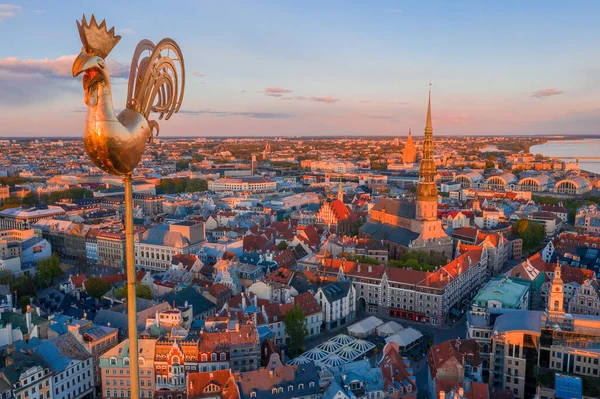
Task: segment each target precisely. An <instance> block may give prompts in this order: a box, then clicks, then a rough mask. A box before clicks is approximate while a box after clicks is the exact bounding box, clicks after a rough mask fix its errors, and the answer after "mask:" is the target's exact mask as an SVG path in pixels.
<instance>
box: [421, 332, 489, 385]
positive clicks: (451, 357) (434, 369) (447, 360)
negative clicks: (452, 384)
mask: <svg viewBox="0 0 600 399" xmlns="http://www.w3.org/2000/svg"><path fill="white" fill-rule="evenodd" d="M427 364H428V365H429V373H430V375H431V376H432V378H435V377H436V376H437V373H438V371H439V370H440V369H443V370H445V372H444V375H449V374H453V375H456V373H457V372H458V371H460V372H461V373H462V372H464V371H463V368H464V366H465V365H466V364H469V365H471V366H473V367H479V365H480V364H481V357H480V356H479V344H478V343H477V341H475V340H474V339H464V340H460V339H452V340H449V341H445V342H442V343H440V344H437V345H434V346H432V347H431V349H429V353H427Z"/></svg>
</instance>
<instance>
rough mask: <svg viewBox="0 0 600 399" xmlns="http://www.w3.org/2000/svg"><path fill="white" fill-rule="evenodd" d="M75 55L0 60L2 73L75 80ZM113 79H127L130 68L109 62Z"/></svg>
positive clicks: (112, 61) (115, 62)
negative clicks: (73, 71) (73, 73)
mask: <svg viewBox="0 0 600 399" xmlns="http://www.w3.org/2000/svg"><path fill="white" fill-rule="evenodd" d="M75 57H76V56H75V55H63V56H61V57H58V58H56V59H53V60H51V59H48V58H44V59H42V60H21V59H19V58H14V57H9V58H4V59H0V72H9V73H13V74H17V75H43V76H46V77H53V78H60V79H66V78H68V79H73V75H72V72H71V71H72V67H73V61H74V60H75ZM107 64H108V68H109V71H110V75H111V77H115V78H126V77H127V76H128V75H129V67H128V66H126V65H124V64H121V63H119V62H117V61H114V60H108V61H107Z"/></svg>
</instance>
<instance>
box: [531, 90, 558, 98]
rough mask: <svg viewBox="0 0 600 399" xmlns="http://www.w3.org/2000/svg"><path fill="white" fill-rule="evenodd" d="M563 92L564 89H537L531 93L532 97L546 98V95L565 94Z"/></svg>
mask: <svg viewBox="0 0 600 399" xmlns="http://www.w3.org/2000/svg"><path fill="white" fill-rule="evenodd" d="M563 93H564V90H557V89H543V90H538V91H536V92H535V93H533V94H532V95H531V97H535V98H546V97H551V96H556V95H559V94H563Z"/></svg>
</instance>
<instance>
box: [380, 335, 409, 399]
mask: <svg viewBox="0 0 600 399" xmlns="http://www.w3.org/2000/svg"><path fill="white" fill-rule="evenodd" d="M383 351H384V355H383V358H382V359H381V361H380V362H379V367H380V368H381V373H382V375H383V384H384V386H383V388H384V389H385V390H386V391H387V390H388V388H389V387H390V386H393V387H394V388H395V387H396V383H400V384H402V383H403V382H404V381H407V382H410V384H411V385H412V392H416V390H417V386H416V383H415V382H413V381H411V378H410V377H411V376H413V373H412V372H409V370H408V369H409V368H410V363H408V359H406V358H403V357H402V356H400V353H399V350H398V344H397V343H395V342H391V343H389V344H387V345H386V346H385V347H384V348H383ZM405 361H406V362H407V363H405ZM390 366H391V367H390Z"/></svg>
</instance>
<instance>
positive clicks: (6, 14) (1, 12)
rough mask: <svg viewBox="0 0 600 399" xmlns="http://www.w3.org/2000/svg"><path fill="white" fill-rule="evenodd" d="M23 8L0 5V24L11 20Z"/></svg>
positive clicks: (12, 5)
mask: <svg viewBox="0 0 600 399" xmlns="http://www.w3.org/2000/svg"><path fill="white" fill-rule="evenodd" d="M22 9H23V8H22V7H21V6H17V5H14V4H0V22H2V21H4V20H6V19H9V18H13V17H15V16H16V15H17V13H18V12H19V11H21V10H22Z"/></svg>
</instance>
